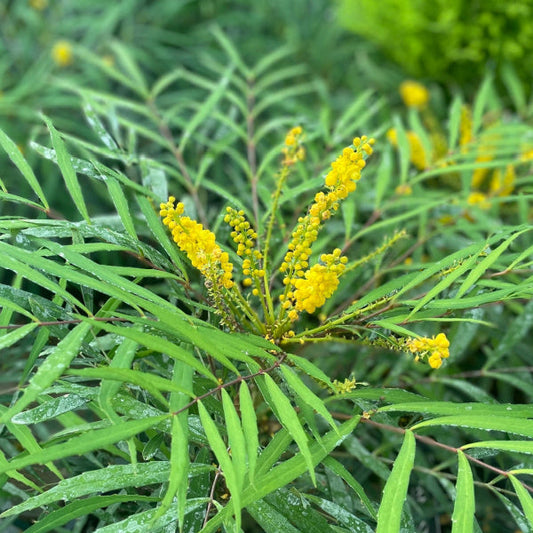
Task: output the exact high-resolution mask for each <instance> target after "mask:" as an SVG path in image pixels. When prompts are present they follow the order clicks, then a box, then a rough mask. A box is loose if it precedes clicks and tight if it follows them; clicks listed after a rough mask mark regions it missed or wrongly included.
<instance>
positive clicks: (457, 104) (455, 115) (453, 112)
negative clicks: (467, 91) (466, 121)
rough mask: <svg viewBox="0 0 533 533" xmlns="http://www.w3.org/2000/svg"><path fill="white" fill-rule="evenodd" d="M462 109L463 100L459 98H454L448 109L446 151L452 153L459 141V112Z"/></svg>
mask: <svg viewBox="0 0 533 533" xmlns="http://www.w3.org/2000/svg"><path fill="white" fill-rule="evenodd" d="M462 108H463V100H462V99H461V96H459V95H457V96H455V97H454V99H453V102H452V105H451V107H450V113H449V119H448V131H449V133H450V135H449V137H448V150H449V151H450V152H452V151H453V150H455V148H456V146H457V143H458V141H459V135H460V132H461V111H462Z"/></svg>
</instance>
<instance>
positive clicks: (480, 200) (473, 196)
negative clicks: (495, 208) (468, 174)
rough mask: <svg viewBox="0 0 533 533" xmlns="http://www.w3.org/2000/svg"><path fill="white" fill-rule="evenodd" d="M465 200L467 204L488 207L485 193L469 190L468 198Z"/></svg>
mask: <svg viewBox="0 0 533 533" xmlns="http://www.w3.org/2000/svg"><path fill="white" fill-rule="evenodd" d="M466 201H467V203H468V204H469V205H476V206H478V207H479V208H481V209H489V208H490V201H489V200H488V198H487V195H486V194H483V193H482V192H479V191H474V192H471V193H470V194H469V195H468V198H467V200H466Z"/></svg>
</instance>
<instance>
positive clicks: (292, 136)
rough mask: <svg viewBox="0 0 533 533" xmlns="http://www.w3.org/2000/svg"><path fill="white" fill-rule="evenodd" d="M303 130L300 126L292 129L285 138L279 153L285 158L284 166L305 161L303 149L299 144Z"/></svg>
mask: <svg viewBox="0 0 533 533" xmlns="http://www.w3.org/2000/svg"><path fill="white" fill-rule="evenodd" d="M302 134H303V130H302V128H301V126H296V127H294V128H292V129H291V130H290V131H289V133H287V135H286V137H285V146H284V147H283V148H282V149H281V153H282V154H283V155H284V156H285V157H284V159H283V165H284V166H291V165H294V164H295V163H297V162H298V161H303V160H304V159H305V148H304V147H303V146H302V144H301V140H302Z"/></svg>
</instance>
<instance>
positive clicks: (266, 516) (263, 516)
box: [246, 500, 302, 533]
mask: <svg viewBox="0 0 533 533" xmlns="http://www.w3.org/2000/svg"><path fill="white" fill-rule="evenodd" d="M246 510H247V511H248V512H249V513H250V515H251V516H252V518H253V519H254V520H255V521H256V522H257V524H258V525H259V526H260V527H261V529H262V530H263V531H264V532H265V533H301V531H302V530H301V529H296V528H295V527H294V526H293V525H291V524H290V522H289V521H288V520H287V517H286V516H285V515H283V514H282V513H280V512H279V511H277V510H276V509H275V508H274V507H273V506H272V505H270V504H269V503H268V502H266V501H264V500H260V501H257V502H254V503H251V504H250V505H248V506H247V507H246Z"/></svg>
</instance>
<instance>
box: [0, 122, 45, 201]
mask: <svg viewBox="0 0 533 533" xmlns="http://www.w3.org/2000/svg"><path fill="white" fill-rule="evenodd" d="M0 145H1V146H2V148H3V149H4V151H5V152H6V154H7V155H8V156H9V159H11V161H13V163H14V164H15V166H16V167H17V168H18V169H19V170H20V172H21V174H22V176H23V177H24V179H25V180H26V181H27V182H28V184H29V186H30V187H31V188H32V190H33V192H34V193H35V194H36V195H37V196H38V197H39V200H41V202H42V204H43V206H44V208H45V209H46V210H48V209H49V208H50V206H49V205H48V201H47V199H46V197H45V195H44V191H43V189H42V188H41V185H40V184H39V181H38V180H37V178H36V177H35V174H34V173H33V170H32V168H31V167H30V165H29V164H28V162H27V161H26V159H24V156H23V155H22V153H21V151H20V150H19V148H18V146H17V145H16V144H15V143H14V142H13V141H12V140H11V139H10V138H9V137H8V136H7V135H6V134H5V133H4V132H3V131H2V130H1V129H0Z"/></svg>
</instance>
